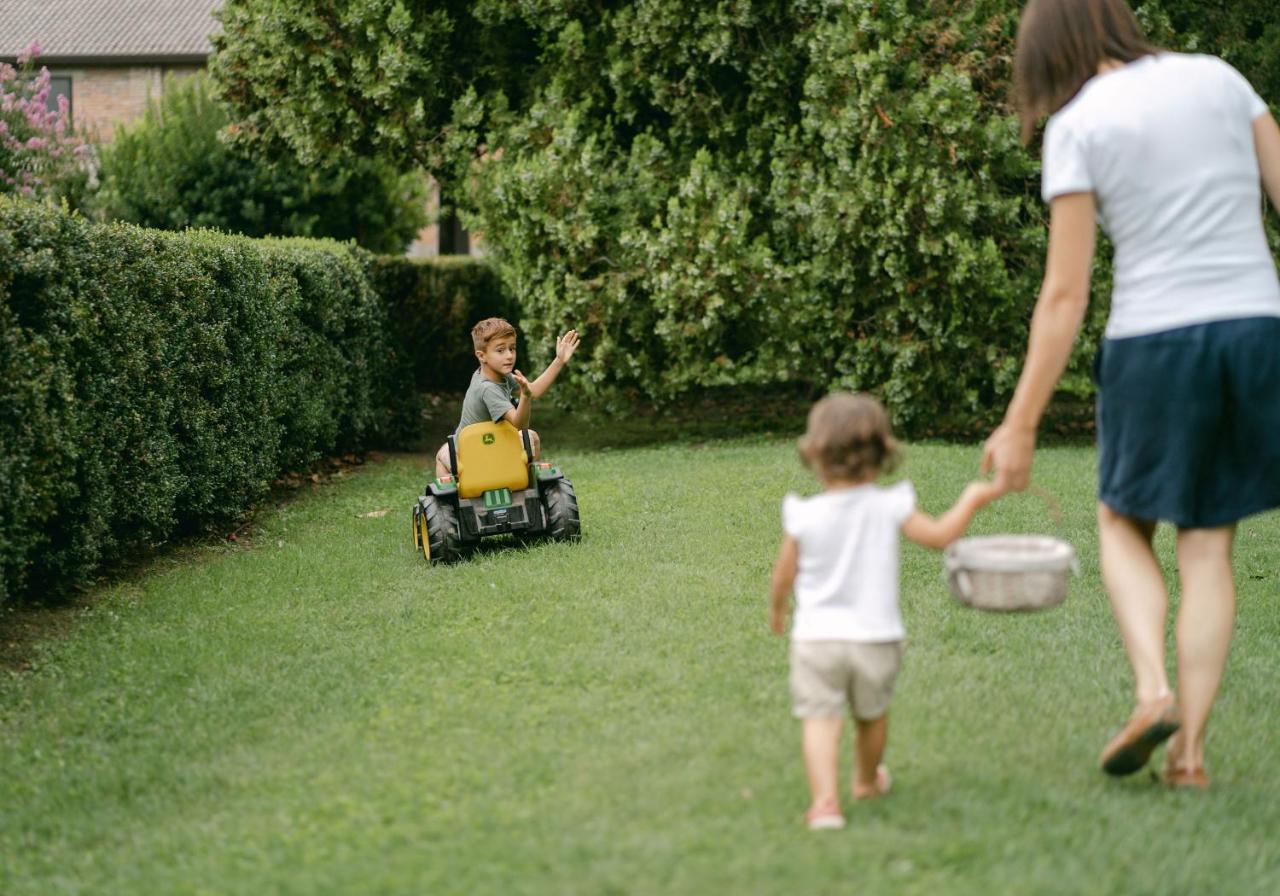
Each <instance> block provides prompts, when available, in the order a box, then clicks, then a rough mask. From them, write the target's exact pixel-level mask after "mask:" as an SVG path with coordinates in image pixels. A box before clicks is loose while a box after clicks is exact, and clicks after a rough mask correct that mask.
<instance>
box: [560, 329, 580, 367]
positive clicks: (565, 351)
mask: <svg viewBox="0 0 1280 896" xmlns="http://www.w3.org/2000/svg"><path fill="white" fill-rule="evenodd" d="M577 350H578V331H577V330H569V331H568V332H566V333H565V334H564V335H563V336H561V337H560V338H559V339H557V340H556V357H557V358H558V359H559V360H560V363H561V364H567V363H569V359H570V358H572V357H573V353H574V352H575V351H577Z"/></svg>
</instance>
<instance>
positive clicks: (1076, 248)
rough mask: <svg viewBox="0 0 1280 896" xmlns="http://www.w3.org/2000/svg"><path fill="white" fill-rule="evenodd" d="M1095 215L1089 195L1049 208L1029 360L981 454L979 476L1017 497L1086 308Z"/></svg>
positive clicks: (1071, 196) (1026, 478) (1072, 196)
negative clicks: (989, 477) (991, 475)
mask: <svg viewBox="0 0 1280 896" xmlns="http://www.w3.org/2000/svg"><path fill="white" fill-rule="evenodd" d="M1096 213H1097V209H1096V206H1095V204H1094V199H1093V194H1092V193H1068V194H1067V195H1065V196H1058V197H1057V198H1055V199H1054V200H1053V201H1052V202H1051V203H1050V204H1049V254H1048V258H1047V259H1046V260H1045V274H1044V282H1043V283H1042V284H1041V286H1040V297H1039V298H1038V299H1037V300H1036V309H1035V312H1034V313H1033V314H1032V315H1031V336H1030V338H1029V339H1028V341H1027V360H1026V363H1025V364H1024V366H1023V368H1022V376H1021V377H1019V378H1018V386H1017V388H1016V389H1015V390H1014V393H1013V399H1012V400H1011V401H1010V402H1009V407H1008V409H1007V410H1006V411H1005V414H1004V422H1003V423H1001V424H1000V426H999V427H997V428H996V431H995V432H993V433H992V434H991V436H990V438H988V439H987V441H986V444H985V445H984V446H983V451H982V472H983V473H984V474H985V473H987V472H988V471H989V470H991V469H993V468H994V469H995V471H996V477H995V481H996V485H997V486H998V487H999V488H1000V490H1001V491H1021V490H1022V489H1024V488H1026V487H1027V483H1028V482H1030V481H1031V457H1032V454H1033V453H1034V451H1035V446H1036V427H1037V426H1039V425H1040V417H1041V415H1042V414H1044V409H1045V407H1046V406H1047V405H1048V404H1049V399H1050V398H1052V397H1053V390H1054V387H1055V386H1057V384H1058V380H1059V379H1060V378H1061V377H1062V372H1063V371H1064V370H1066V369H1067V361H1069V360H1070V358H1071V346H1072V344H1073V343H1074V342H1075V340H1076V333H1078V332H1079V331H1080V324H1081V322H1082V321H1083V320H1084V312H1085V309H1086V308H1087V307H1088V305H1089V278H1090V273H1091V271H1092V270H1093V250H1094V247H1095V242H1096V241H1095V227H1096V224H1095V222H1094V218H1095V215H1096Z"/></svg>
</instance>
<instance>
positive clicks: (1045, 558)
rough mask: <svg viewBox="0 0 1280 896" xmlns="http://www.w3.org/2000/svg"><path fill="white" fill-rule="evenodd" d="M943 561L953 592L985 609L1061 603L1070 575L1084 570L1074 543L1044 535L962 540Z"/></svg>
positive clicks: (1039, 606)
mask: <svg viewBox="0 0 1280 896" xmlns="http://www.w3.org/2000/svg"><path fill="white" fill-rule="evenodd" d="M942 559H943V565H944V567H945V570H946V576H947V582H948V583H949V584H950V586H951V593H952V594H954V595H955V596H956V598H957V599H958V600H959V601H960V602H961V603H964V604H968V605H969V606H971V607H976V608H977V609H979V610H1044V609H1048V608H1049V607H1056V606H1057V605H1058V604H1060V603H1062V601H1063V599H1065V598H1066V596H1067V578H1068V573H1075V574H1077V575H1079V573H1080V568H1079V565H1078V563H1077V562H1076V555H1075V551H1074V550H1073V549H1072V547H1071V545H1069V544H1067V543H1066V542H1065V541H1061V540H1059V539H1057V538H1048V537H1046V536H1042V535H994V536H990V537H987V538H962V539H960V540H959V541H957V542H955V543H953V544H952V545H951V546H950V547H948V548H947V550H946V551H945V552H944V553H943V555H942Z"/></svg>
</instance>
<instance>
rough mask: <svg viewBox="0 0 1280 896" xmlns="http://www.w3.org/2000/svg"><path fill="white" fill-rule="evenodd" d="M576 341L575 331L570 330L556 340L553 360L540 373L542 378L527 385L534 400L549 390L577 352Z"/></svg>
mask: <svg viewBox="0 0 1280 896" xmlns="http://www.w3.org/2000/svg"><path fill="white" fill-rule="evenodd" d="M578 341H579V340H578V331H577V330H570V331H569V332H567V333H565V334H564V335H563V336H561V337H560V338H559V339H557V340H556V356H555V358H554V359H552V361H551V363H550V364H548V365H547V369H546V370H544V371H542V376H540V377H538V378H537V379H536V380H534V381H533V382H532V383H530V384H529V391H530V392H532V393H533V397H534V398H541V397H542V396H543V395H545V394H546V392H547V390H548V389H550V388H551V384H552V383H554V382H555V381H556V377H558V376H559V375H560V371H561V370H563V369H564V365H566V364H568V363H569V359H570V358H572V357H573V353H574V352H575V351H577V349H578Z"/></svg>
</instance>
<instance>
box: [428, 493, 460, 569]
mask: <svg viewBox="0 0 1280 896" xmlns="http://www.w3.org/2000/svg"><path fill="white" fill-rule="evenodd" d="M418 505H419V507H420V508H421V509H420V510H419V520H420V522H421V529H422V535H421V539H422V552H423V554H424V555H426V558H427V559H428V560H430V561H431V562H432V563H448V562H450V561H453V560H457V559H458V558H459V557H461V556H462V533H461V532H460V531H459V529H458V512H457V510H456V509H455V508H454V506H453V505H452V504H450V503H449V502H447V501H441V500H440V499H439V498H437V497H436V496H435V495H426V496H424V497H422V498H419V499H418Z"/></svg>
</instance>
